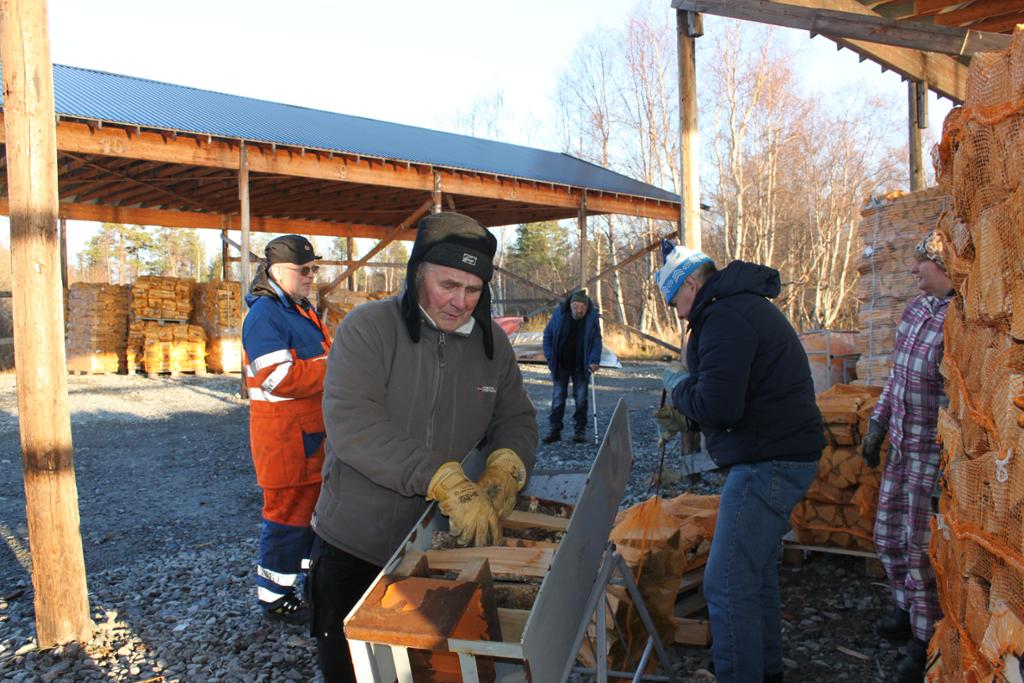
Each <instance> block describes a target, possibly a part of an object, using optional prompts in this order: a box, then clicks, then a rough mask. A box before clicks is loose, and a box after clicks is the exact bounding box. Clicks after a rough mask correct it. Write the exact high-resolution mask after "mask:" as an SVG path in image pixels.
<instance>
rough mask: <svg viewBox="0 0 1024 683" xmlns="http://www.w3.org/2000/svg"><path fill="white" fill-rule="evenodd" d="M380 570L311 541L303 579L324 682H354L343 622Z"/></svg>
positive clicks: (325, 544)
mask: <svg viewBox="0 0 1024 683" xmlns="http://www.w3.org/2000/svg"><path fill="white" fill-rule="evenodd" d="M380 571H381V568H380V567H377V566H375V565H373V564H370V563H369V562H366V561H364V560H361V559H359V558H358V557H356V556H355V555H352V554H350V553H347V552H345V551H344V550H341V549H339V548H336V547H334V546H333V545H331V544H330V543H328V542H327V541H325V540H323V539H322V538H320V537H319V536H316V537H315V538H314V539H313V551H312V553H311V555H310V563H309V578H308V579H307V580H306V599H307V600H308V601H309V605H310V607H311V608H312V610H313V615H312V619H311V620H310V627H309V630H310V635H311V636H313V637H314V638H316V658H317V661H318V662H319V664H320V671H321V672H322V673H323V675H324V681H326V682H327V683H355V680H356V675H355V672H354V671H353V670H352V656H351V653H350V652H349V649H348V642H347V641H346V640H345V632H344V630H343V626H342V621H343V620H344V619H345V617H346V616H348V613H349V612H350V611H351V610H352V607H354V606H355V604H356V603H357V602H359V598H361V597H362V596H363V593H365V592H366V589H367V588H369V587H370V584H371V583H373V580H374V579H375V578H376V577H377V574H379V573H380Z"/></svg>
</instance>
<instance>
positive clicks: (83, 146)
mask: <svg viewBox="0 0 1024 683" xmlns="http://www.w3.org/2000/svg"><path fill="white" fill-rule="evenodd" d="M0 120H2V116H0ZM57 147H58V149H59V150H61V151H62V152H65V153H70V154H97V155H102V156H112V157H122V158H132V159H146V160H150V161H158V162H161V163H169V164H184V165H188V166H205V167H213V168H223V169H232V170H234V169H237V168H238V150H237V147H238V144H237V141H234V144H231V143H229V142H228V141H223V140H218V139H211V140H207V139H206V138H205V137H204V138H203V139H202V140H197V139H194V138H189V137H186V136H184V135H178V136H177V137H176V138H170V139H167V138H166V136H161V135H160V134H159V133H156V132H154V131H151V130H145V129H144V130H142V131H141V133H136V132H134V131H133V133H132V135H131V136H130V137H129V136H128V134H127V133H126V132H125V131H124V130H121V129H119V128H117V127H116V126H113V125H106V126H103V127H98V126H92V127H90V126H89V125H87V124H85V123H80V122H77V121H70V120H66V119H65V120H62V121H61V122H60V124H59V125H58V126H57ZM249 165H250V169H251V171H252V172H253V173H267V174H277V175H282V176H295V177H302V178H319V179H322V180H331V181H336V182H349V183H360V184H365V185H378V186H386V187H399V188H404V189H410V190H422V191H424V192H430V191H432V190H433V186H434V178H433V174H432V172H431V167H429V166H426V165H416V164H409V165H408V166H406V165H404V164H399V163H388V164H383V163H379V162H378V163H375V164H371V163H369V162H368V160H367V159H366V158H365V157H363V158H362V160H361V161H356V160H355V159H353V158H352V157H348V156H345V155H342V154H335V155H333V157H331V156H330V155H325V154H319V155H314V154H306V155H304V156H300V155H298V154H291V155H289V154H288V153H287V151H286V150H284V149H271V148H270V147H268V146H266V145H264V146H261V148H260V149H255V148H249ZM437 171H438V173H439V174H440V175H441V178H442V186H443V187H444V188H445V191H446V192H451V193H453V194H465V195H472V196H477V197H485V198H490V199H498V200H502V201H518V202H524V203H527V204H537V205H540V206H548V207H560V208H572V209H573V210H575V209H576V208H577V207H578V206H579V196H580V190H579V189H578V188H568V187H564V186H554V187H552V186H550V185H548V184H546V183H545V184H536V183H532V182H531V181H523V180H518V179H514V178H508V177H499V176H496V175H493V174H473V175H469V174H467V172H465V171H458V170H452V169H440V168H439V169H437ZM587 206H588V208H589V210H590V211H591V212H596V213H611V214H618V215H626V216H640V217H646V218H654V219H661V220H676V218H677V214H678V212H679V203H678V201H671V200H658V199H648V198H644V197H636V196H632V195H626V194H606V193H599V192H596V191H590V192H588V196H587Z"/></svg>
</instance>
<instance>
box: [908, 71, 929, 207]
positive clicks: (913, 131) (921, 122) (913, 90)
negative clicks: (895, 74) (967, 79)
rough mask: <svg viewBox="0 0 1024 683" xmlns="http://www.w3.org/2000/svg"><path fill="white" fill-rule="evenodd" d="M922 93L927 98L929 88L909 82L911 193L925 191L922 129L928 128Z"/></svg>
mask: <svg viewBox="0 0 1024 683" xmlns="http://www.w3.org/2000/svg"><path fill="white" fill-rule="evenodd" d="M922 92H923V93H924V94H925V97H926V96H927V92H928V90H927V88H923V87H922V84H920V83H918V82H916V81H907V132H908V135H909V138H908V143H909V144H908V147H909V149H910V152H909V159H908V161H909V165H910V191H911V192H917V191H918V190H923V189H924V166H923V165H922V163H921V129H922V128H927V127H928V122H927V121H926V120H925V119H926V117H925V113H924V112H925V106H924V102H922Z"/></svg>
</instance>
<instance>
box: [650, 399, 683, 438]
mask: <svg viewBox="0 0 1024 683" xmlns="http://www.w3.org/2000/svg"><path fill="white" fill-rule="evenodd" d="M654 421H655V422H657V423H658V432H659V433H658V448H661V447H662V446H664V445H665V444H666V443H668V442H669V441H671V440H672V437H674V436H675V435H676V434H678V433H679V432H687V431H689V426H688V425H687V422H686V417H685V416H684V415H683V414H682V413H680V412H679V411H678V410H676V409H675V408H674V407H672V406H662V407H660V408H658V409H657V410H655V411H654Z"/></svg>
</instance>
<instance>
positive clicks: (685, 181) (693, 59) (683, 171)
mask: <svg viewBox="0 0 1024 683" xmlns="http://www.w3.org/2000/svg"><path fill="white" fill-rule="evenodd" d="M703 24H704V21H703V18H702V16H701V15H700V14H698V13H696V12H684V11H682V10H678V11H676V34H677V39H678V47H679V175H680V180H681V183H680V185H681V186H680V191H679V198H680V202H679V239H680V241H681V242H683V243H684V244H686V246H688V247H690V248H691V249H696V250H698V251H699V250H700V248H701V246H700V242H701V234H700V233H701V231H700V165H699V158H698V154H699V151H698V148H697V146H698V138H697V54H696V38H697V37H698V36H700V35H701V34H702V33H703V32H704V28H703Z"/></svg>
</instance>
